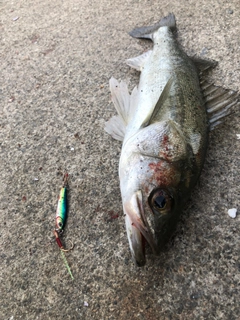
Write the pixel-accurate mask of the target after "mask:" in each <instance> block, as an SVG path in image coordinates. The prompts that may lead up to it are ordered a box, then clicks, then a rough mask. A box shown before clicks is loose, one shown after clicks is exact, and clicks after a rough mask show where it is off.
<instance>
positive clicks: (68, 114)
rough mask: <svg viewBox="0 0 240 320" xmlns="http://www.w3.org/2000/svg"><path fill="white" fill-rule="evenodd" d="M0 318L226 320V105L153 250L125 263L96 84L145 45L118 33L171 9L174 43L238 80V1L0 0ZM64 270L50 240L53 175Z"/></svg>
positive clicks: (232, 138) (105, 104)
mask: <svg viewBox="0 0 240 320" xmlns="http://www.w3.org/2000/svg"><path fill="white" fill-rule="evenodd" d="M0 9H1V11H0V12H1V13H0V18H1V20H0V36H1V47H0V53H1V76H0V92H1V106H0V112H1V119H0V146H1V153H0V157H1V161H0V171H1V179H0V194H1V202H0V210H1V220H0V225H1V228H0V250H1V260H0V270H1V271H0V276H1V280H0V292H1V300H0V319H11V320H15V319H109V320H110V319H141V320H147V319H160V320H162V319H163V320H167V319H173V320H175V319H182V320H183V319H184V320H185V319H187V320H188V319H210V320H211V319H224V320H226V319H227V320H228V319H229V320H234V319H240V307H239V292H240V261H239V253H240V251H239V248H240V236H239V234H240V214H239V213H238V215H237V217H236V219H232V218H230V217H229V216H228V215H227V210H228V209H230V208H238V209H239V207H238V206H239V199H240V189H239V185H240V183H239V182H240V180H239V168H240V140H238V139H237V136H236V135H237V134H240V125H239V107H235V108H234V110H233V111H234V113H233V114H232V115H231V116H229V117H228V118H227V119H226V121H225V123H224V124H223V125H222V126H221V127H219V128H218V129H216V130H215V131H214V132H212V133H211V136H210V145H209V149H208V155H207V158H206V163H205V166H204V170H203V172H202V175H201V179H200V183H199V185H198V186H197V187H196V189H195V190H194V192H193V194H192V197H191V200H190V201H189V202H188V205H187V207H186V209H185V213H184V215H183V217H182V219H181V222H180V224H179V226H178V229H177V231H176V233H175V236H174V238H173V239H172V240H171V241H170V242H169V245H168V247H167V249H166V251H165V252H163V253H162V254H161V255H160V256H159V257H154V256H153V255H151V253H150V252H148V256H147V264H146V266H145V267H143V268H137V267H136V266H135V265H134V264H133V263H132V260H131V256H130V252H129V248H128V242H127V237H126V233H125V226H124V217H123V214H122V207H121V197H120V191H119V181H118V160H119V155H120V150H121V143H120V142H118V141H115V140H113V139H112V138H111V137H110V136H108V135H107V134H106V133H105V132H104V131H103V123H104V121H106V120H108V119H109V118H110V117H111V116H112V115H113V114H115V110H114V107H113V105H112V103H111V99H110V93H109V88H108V80H109V78H110V77H111V76H114V77H116V78H117V79H127V78H128V79H130V87H131V88H133V86H134V85H136V84H137V83H138V79H139V74H138V73H137V72H136V71H134V70H130V68H129V67H128V66H126V64H125V63H124V61H125V60H126V59H127V58H129V57H133V56H136V55H139V54H140V53H142V52H144V51H145V50H146V49H147V48H150V47H151V43H150V42H147V41H141V40H136V39H132V38H131V37H130V36H128V33H127V32H128V31H130V30H131V29H132V28H133V27H136V26H141V25H149V24H151V23H153V22H155V21H157V20H158V19H159V18H160V17H162V16H163V15H166V14H167V13H168V12H174V13H175V15H176V18H177V25H178V30H179V31H178V40H179V42H180V43H181V44H182V45H183V46H184V48H185V51H186V52H187V53H188V54H190V55H192V54H194V53H196V54H198V55H201V56H203V57H206V58H211V59H215V60H217V61H219V65H218V67H217V68H216V69H215V70H214V71H213V72H212V73H211V76H210V77H211V79H213V80H214V81H215V82H216V84H218V85H222V86H224V87H229V88H232V89H235V90H238V89H239V87H240V80H239V79H240V77H239V46H240V42H239V41H240V38H239V34H240V23H239V22H240V21H239V17H240V3H239V0H232V1H226V0H198V1H197V0H189V1H177V0H174V1H165V2H164V1H154V0H149V1H147V0H139V1H137V0H129V1H127V0H125V1H119V2H115V1H110V0H99V1H95V0H86V1H74V0H69V1H60V0H56V1H50V0H41V1H39V0H19V1H16V0H11V1H4V0H2V1H0ZM64 169H66V170H67V171H68V172H69V174H70V181H69V206H70V207H69V218H68V222H67V226H66V228H65V231H64V234H65V236H64V241H65V244H66V246H69V245H70V240H71V241H73V242H74V243H75V248H74V250H73V251H71V252H70V253H66V256H67V260H68V262H69V265H70V267H71V270H72V273H73V276H74V281H72V280H71V278H70V276H69V274H68V273H67V269H66V268H65V266H64V262H63V260H62V258H61V255H60V252H59V249H58V247H57V245H56V243H52V244H49V241H50V240H51V239H52V238H53V233H52V231H53V229H54V223H55V220H54V217H55V210H56V202H57V197H58V193H59V189H60V187H61V183H62V176H61V175H60V174H59V170H64Z"/></svg>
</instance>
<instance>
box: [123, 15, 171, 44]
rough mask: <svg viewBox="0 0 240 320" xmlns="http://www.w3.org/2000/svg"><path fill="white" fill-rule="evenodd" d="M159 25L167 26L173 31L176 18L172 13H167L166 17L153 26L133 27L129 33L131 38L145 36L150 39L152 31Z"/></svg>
mask: <svg viewBox="0 0 240 320" xmlns="http://www.w3.org/2000/svg"><path fill="white" fill-rule="evenodd" d="M161 27H169V28H170V29H171V30H172V31H175V30H176V29H177V26H176V19H175V16H174V14H173V13H169V14H168V15H167V16H166V17H163V18H162V19H161V20H159V21H158V22H157V23H155V24H154V25H153V26H148V27H146V26H145V27H140V28H135V29H133V30H132V31H131V32H129V34H130V36H132V37H133V38H145V39H151V40H152V38H153V33H154V32H156V31H157V30H158V29H159V28H161Z"/></svg>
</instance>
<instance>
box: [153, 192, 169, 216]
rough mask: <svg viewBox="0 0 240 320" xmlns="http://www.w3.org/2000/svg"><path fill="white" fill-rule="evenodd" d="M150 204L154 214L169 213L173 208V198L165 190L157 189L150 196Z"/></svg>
mask: <svg viewBox="0 0 240 320" xmlns="http://www.w3.org/2000/svg"><path fill="white" fill-rule="evenodd" d="M149 204H150V207H151V208H152V210H153V212H154V211H155V212H156V211H157V212H161V213H167V212H168V211H170V210H171V207H172V197H171V196H170V195H169V194H168V193H167V191H165V190H162V189H155V190H153V192H152V194H151V195H150V198H149Z"/></svg>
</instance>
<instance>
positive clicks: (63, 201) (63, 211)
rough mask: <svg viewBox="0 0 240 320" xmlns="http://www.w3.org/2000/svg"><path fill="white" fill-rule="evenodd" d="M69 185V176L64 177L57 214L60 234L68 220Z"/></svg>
mask: <svg viewBox="0 0 240 320" xmlns="http://www.w3.org/2000/svg"><path fill="white" fill-rule="evenodd" d="M67 184H68V174H67V173H66V174H65V175H64V181H63V186H62V188H61V190H60V194H59V198H58V204H57V212H56V229H55V231H56V232H58V233H62V232H63V228H64V226H65V223H66V220H67Z"/></svg>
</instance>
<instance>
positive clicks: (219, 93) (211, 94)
mask: <svg viewBox="0 0 240 320" xmlns="http://www.w3.org/2000/svg"><path fill="white" fill-rule="evenodd" d="M201 88H202V92H203V95H204V98H205V105H206V108H207V112H208V115H209V123H210V130H212V129H214V128H215V127H216V126H217V125H219V124H220V123H222V119H223V118H224V117H226V116H228V115H229V114H230V112H231V108H233V107H234V106H236V105H237V104H238V102H239V93H238V92H237V91H232V90H229V89H224V88H222V87H218V86H215V85H214V84H213V83H208V82H206V81H204V82H202V83H201Z"/></svg>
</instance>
